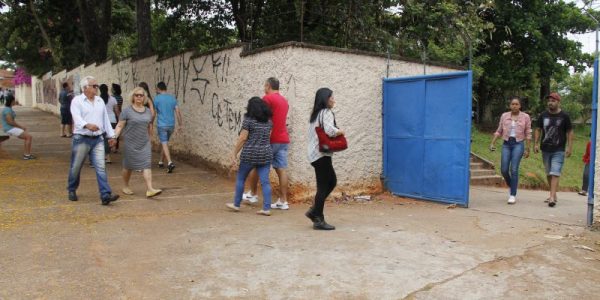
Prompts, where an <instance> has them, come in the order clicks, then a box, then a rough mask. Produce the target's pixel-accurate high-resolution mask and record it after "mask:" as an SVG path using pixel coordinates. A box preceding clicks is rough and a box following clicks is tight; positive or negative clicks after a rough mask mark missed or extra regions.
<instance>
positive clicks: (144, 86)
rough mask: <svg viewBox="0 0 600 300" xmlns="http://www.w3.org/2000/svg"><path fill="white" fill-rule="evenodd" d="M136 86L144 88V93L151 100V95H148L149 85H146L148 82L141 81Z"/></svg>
mask: <svg viewBox="0 0 600 300" xmlns="http://www.w3.org/2000/svg"><path fill="white" fill-rule="evenodd" d="M138 86H139V87H143V88H144V90H146V95H147V96H148V99H150V100H152V96H150V87H149V86H148V84H147V83H146V82H145V81H142V82H140V83H138Z"/></svg>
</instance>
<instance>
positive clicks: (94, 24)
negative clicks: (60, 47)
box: [77, 0, 112, 63]
mask: <svg viewBox="0 0 600 300" xmlns="http://www.w3.org/2000/svg"><path fill="white" fill-rule="evenodd" d="M98 2H99V3H97V1H96V0H77V7H78V8H79V16H80V22H81V33H82V34H83V41H84V49H83V50H84V60H85V62H86V63H91V62H94V61H95V62H102V61H104V60H106V53H107V52H108V41H109V40H110V31H111V14H112V6H111V1H110V0H98ZM96 8H99V10H98V9H96ZM98 20H100V21H98Z"/></svg>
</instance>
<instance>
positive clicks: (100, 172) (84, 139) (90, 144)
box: [67, 134, 112, 199]
mask: <svg viewBox="0 0 600 300" xmlns="http://www.w3.org/2000/svg"><path fill="white" fill-rule="evenodd" d="M88 155H89V156H90V162H91V163H92V165H93V166H94V170H96V180H97V181H98V188H99V190H100V199H104V198H107V197H109V196H110V195H111V193H112V191H111V189H110V186H109V185H108V178H107V176H106V169H105V167H104V138H103V137H101V136H100V137H88V136H84V135H80V134H74V135H73V145H72V146H71V168H70V169H69V185H68V187H67V190H69V192H75V191H76V190H77V188H78V187H79V174H80V173H81V166H82V165H83V161H84V160H85V158H86V156H88Z"/></svg>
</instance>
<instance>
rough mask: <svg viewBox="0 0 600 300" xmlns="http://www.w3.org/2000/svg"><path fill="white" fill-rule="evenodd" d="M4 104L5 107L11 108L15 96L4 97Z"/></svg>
mask: <svg viewBox="0 0 600 300" xmlns="http://www.w3.org/2000/svg"><path fill="white" fill-rule="evenodd" d="M4 100H5V101H6V102H5V103H4V106H6V107H11V106H13V104H14V102H15V96H13V95H12V94H8V96H6V99H4Z"/></svg>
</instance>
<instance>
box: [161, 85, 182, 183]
mask: <svg viewBox="0 0 600 300" xmlns="http://www.w3.org/2000/svg"><path fill="white" fill-rule="evenodd" d="M156 91H157V94H158V95H157V96H156V98H154V109H155V110H156V116H157V120H156V127H157V132H158V139H159V140H160V144H161V151H160V160H159V161H158V167H159V168H162V167H163V166H164V163H163V161H164V160H165V159H166V160H167V162H168V164H167V173H172V172H173V169H175V164H173V161H171V153H170V152H169V140H170V139H171V135H172V134H173V132H174V131H175V130H177V132H180V131H181V129H182V128H183V122H182V118H181V111H180V110H179V106H178V105H177V99H175V97H173V95H171V94H167V85H166V84H165V83H164V82H162V81H161V82H159V83H157V84H156ZM175 116H177V125H178V126H177V128H175Z"/></svg>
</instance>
